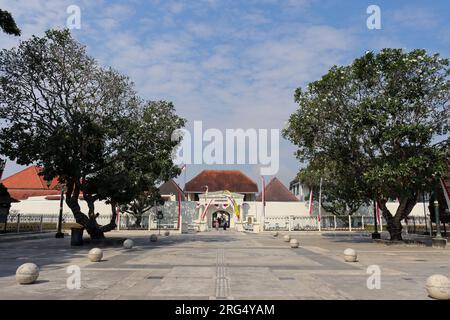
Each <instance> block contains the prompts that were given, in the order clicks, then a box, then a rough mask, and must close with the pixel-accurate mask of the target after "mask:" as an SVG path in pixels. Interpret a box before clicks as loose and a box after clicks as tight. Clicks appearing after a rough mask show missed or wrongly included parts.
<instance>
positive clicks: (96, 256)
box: [88, 248, 103, 262]
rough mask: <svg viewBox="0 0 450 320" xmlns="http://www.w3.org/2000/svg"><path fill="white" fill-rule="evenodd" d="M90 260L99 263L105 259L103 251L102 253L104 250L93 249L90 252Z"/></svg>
mask: <svg viewBox="0 0 450 320" xmlns="http://www.w3.org/2000/svg"><path fill="white" fill-rule="evenodd" d="M88 258H89V260H91V261H92V262H99V261H101V260H102V258H103V251H102V249H99V248H94V249H91V250H90V251H89V254H88Z"/></svg>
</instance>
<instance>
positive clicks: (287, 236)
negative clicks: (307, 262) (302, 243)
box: [283, 234, 291, 242]
mask: <svg viewBox="0 0 450 320" xmlns="http://www.w3.org/2000/svg"><path fill="white" fill-rule="evenodd" d="M283 240H284V242H289V241H291V236H290V235H288V234H287V235H285V236H284V237H283Z"/></svg>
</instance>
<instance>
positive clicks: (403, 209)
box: [377, 194, 417, 241]
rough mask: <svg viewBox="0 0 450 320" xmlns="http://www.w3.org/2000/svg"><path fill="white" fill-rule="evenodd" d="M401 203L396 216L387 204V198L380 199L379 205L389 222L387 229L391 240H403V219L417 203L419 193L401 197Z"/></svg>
mask: <svg viewBox="0 0 450 320" xmlns="http://www.w3.org/2000/svg"><path fill="white" fill-rule="evenodd" d="M399 200H400V204H399V206H398V208H397V211H396V212H395V216H393V215H392V213H391V212H390V211H389V209H388V208H387V206H386V203H387V199H378V200H377V202H378V205H379V207H380V208H381V210H382V212H383V217H384V219H385V220H386V222H387V230H388V232H389V237H390V240H391V241H402V240H403V237H402V229H403V227H402V220H403V219H405V218H406V217H407V216H408V215H409V214H410V213H411V211H412V209H413V208H414V206H415V205H416V203H417V194H412V195H411V196H407V197H401V198H400V199H399Z"/></svg>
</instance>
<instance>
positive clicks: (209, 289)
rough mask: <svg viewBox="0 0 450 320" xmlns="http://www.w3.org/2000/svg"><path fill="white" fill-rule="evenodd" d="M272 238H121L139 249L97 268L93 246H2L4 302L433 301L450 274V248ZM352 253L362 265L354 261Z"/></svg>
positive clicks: (111, 256) (339, 237)
mask: <svg viewBox="0 0 450 320" xmlns="http://www.w3.org/2000/svg"><path fill="white" fill-rule="evenodd" d="M282 235H283V233H280V236H279V237H278V238H274V237H272V235H271V234H270V233H266V234H248V233H237V232H234V231H223V230H220V231H211V232H205V233H196V234H183V235H175V234H174V235H170V236H168V237H164V236H160V237H159V238H158V242H155V243H151V242H150V241H149V233H148V232H145V231H143V232H142V231H141V232H138V231H135V232H131V231H129V232H126V231H120V232H119V231H117V232H112V233H109V234H108V237H118V238H131V239H133V240H134V241H135V244H136V246H135V248H134V249H132V250H125V249H122V247H121V246H119V245H117V246H115V247H114V246H109V247H104V248H103V249H104V258H103V261H101V262H99V263H91V262H90V261H89V260H88V259H87V253H88V251H89V249H90V248H92V247H93V245H86V246H83V247H70V237H66V238H65V239H53V238H48V239H35V240H26V241H15V242H5V243H0V299H429V298H428V297H427V294H426V290H425V288H424V284H425V280H426V278H427V277H428V276H430V275H432V274H435V273H439V274H444V275H447V276H449V275H450V250H449V249H448V248H447V249H434V248H431V247H417V246H397V245H396V246H386V245H384V244H380V243H372V241H371V240H370V238H369V236H368V235H357V234H354V235H349V234H345V233H343V234H339V233H336V234H335V233H327V234H322V235H320V234H309V233H294V234H292V236H293V238H296V239H298V240H299V242H300V248H298V249H291V248H290V247H289V244H288V243H285V242H283V241H282ZM348 247H351V248H354V249H355V250H357V252H358V260H359V261H358V262H356V263H346V262H344V261H343V256H342V252H343V250H344V249H346V248H348ZM25 262H34V263H36V264H37V265H38V266H39V267H40V268H41V273H40V276H39V279H38V281H37V283H35V284H32V285H18V284H16V282H15V270H16V268H17V267H18V266H19V265H21V264H22V263H25ZM70 265H78V266H79V267H80V268H81V289H79V290H76V289H72V290H70V289H68V288H67V286H66V280H67V277H68V276H70V275H69V274H67V273H66V268H67V267H68V266H70ZM370 265H378V266H379V267H380V269H381V288H380V289H373V290H370V289H368V288H367V285H366V281H367V278H368V277H369V276H370V274H368V273H367V267H368V266H370Z"/></svg>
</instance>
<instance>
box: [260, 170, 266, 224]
mask: <svg viewBox="0 0 450 320" xmlns="http://www.w3.org/2000/svg"><path fill="white" fill-rule="evenodd" d="M261 180H262V193H261V200H262V219H261V220H262V221H261V222H262V229H263V231H264V226H265V224H266V182H265V180H264V177H263V176H261Z"/></svg>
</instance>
